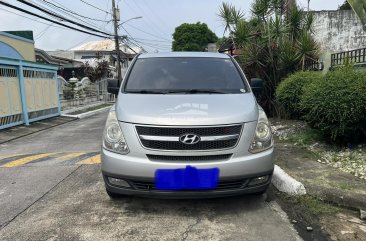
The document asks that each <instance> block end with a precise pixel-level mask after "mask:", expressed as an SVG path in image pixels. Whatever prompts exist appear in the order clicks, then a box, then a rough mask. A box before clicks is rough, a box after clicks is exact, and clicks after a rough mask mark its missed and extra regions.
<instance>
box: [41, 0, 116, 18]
mask: <svg viewBox="0 0 366 241" xmlns="http://www.w3.org/2000/svg"><path fill="white" fill-rule="evenodd" d="M40 1H43V2H45V3H47V4H48V5H52V6H54V7H56V8H58V9H61V10H63V11H64V12H69V13H72V14H75V15H77V16H79V17H82V18H86V19H89V20H93V21H98V22H106V23H108V22H110V21H106V20H101V19H95V18H90V17H88V16H84V15H81V14H79V13H76V12H74V11H72V10H70V9H69V8H66V7H64V6H62V5H61V4H59V3H57V5H56V4H54V3H51V2H49V1H46V0H40Z"/></svg>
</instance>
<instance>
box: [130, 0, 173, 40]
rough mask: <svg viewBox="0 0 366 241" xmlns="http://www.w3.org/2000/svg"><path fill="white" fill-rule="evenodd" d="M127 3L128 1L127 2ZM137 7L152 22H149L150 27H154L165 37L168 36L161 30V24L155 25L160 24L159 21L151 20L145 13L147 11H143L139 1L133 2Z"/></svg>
mask: <svg viewBox="0 0 366 241" xmlns="http://www.w3.org/2000/svg"><path fill="white" fill-rule="evenodd" d="M126 1H127V0H126ZM132 2H133V3H134V4H135V6H136V7H137V8H138V9H139V10H140V12H142V13H143V14H144V16H146V18H148V19H149V20H150V21H149V22H148V23H149V25H150V24H151V25H150V26H153V27H154V29H155V30H157V32H160V33H161V34H163V36H168V35H167V34H166V33H165V31H163V30H162V29H161V28H160V24H154V22H155V23H158V21H157V18H151V17H150V16H149V15H148V14H147V13H146V12H145V9H143V8H142V7H141V6H140V4H139V3H138V1H132Z"/></svg>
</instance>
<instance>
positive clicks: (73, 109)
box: [61, 101, 106, 115]
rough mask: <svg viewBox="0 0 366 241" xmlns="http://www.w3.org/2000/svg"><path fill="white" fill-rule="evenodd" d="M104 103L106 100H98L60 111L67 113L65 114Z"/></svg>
mask: <svg viewBox="0 0 366 241" xmlns="http://www.w3.org/2000/svg"><path fill="white" fill-rule="evenodd" d="M105 103H106V102H103V101H98V102H96V103H93V104H89V105H83V106H79V107H76V108H70V109H67V110H63V111H61V113H62V114H66V115H67V114H69V113H72V112H75V111H80V110H83V109H87V108H92V107H95V106H98V105H102V104H105Z"/></svg>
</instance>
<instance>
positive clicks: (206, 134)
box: [136, 124, 243, 151]
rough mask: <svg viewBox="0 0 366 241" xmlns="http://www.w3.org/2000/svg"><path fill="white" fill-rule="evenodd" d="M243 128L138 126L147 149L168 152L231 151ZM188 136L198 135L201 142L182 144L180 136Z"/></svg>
mask: <svg viewBox="0 0 366 241" xmlns="http://www.w3.org/2000/svg"><path fill="white" fill-rule="evenodd" d="M242 128H243V125H242V124H236V125H224V126H207V127H174V126H141V125H136V131H137V134H138V136H139V138H140V141H141V144H142V145H143V146H144V147H145V148H148V149H153V150H167V151H184V150H192V151H194V150H197V151H202V150H223V149H230V148H233V147H235V146H236V144H237V143H238V141H239V138H240V134H241V131H242ZM186 134H194V135H198V136H199V137H200V141H199V142H198V143H196V144H190V145H187V144H185V143H182V142H180V136H182V135H186Z"/></svg>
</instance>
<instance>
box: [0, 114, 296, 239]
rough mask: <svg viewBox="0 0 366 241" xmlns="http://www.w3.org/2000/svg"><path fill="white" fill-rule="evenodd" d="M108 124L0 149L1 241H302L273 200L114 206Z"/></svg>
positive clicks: (79, 126)
mask: <svg viewBox="0 0 366 241" xmlns="http://www.w3.org/2000/svg"><path fill="white" fill-rule="evenodd" d="M105 118H106V113H101V114H98V115H96V116H93V117H91V118H88V119H83V120H78V121H74V122H70V123H67V124H65V125H62V126H58V127H55V128H52V129H49V130H46V131H43V132H40V133H36V134H33V135H31V136H27V137H23V138H21V139H18V140H16V141H13V142H10V143H6V144H5V145H1V146H0V166H1V167H0V240H256V241H258V240H281V241H282V240H301V238H300V237H299V236H298V234H297V232H296V231H295V230H294V228H293V227H292V225H291V224H290V222H289V221H288V219H287V216H286V214H285V213H284V212H283V211H282V210H281V208H280V207H279V206H278V204H277V202H276V201H275V200H269V198H267V196H266V195H263V196H239V197H231V198H221V199H205V200H160V199H147V198H137V197H123V198H121V199H119V200H111V199H109V197H108V196H107V194H106V193H105V191H104V184H103V180H102V177H101V174H100V164H99V162H100V157H99V148H100V140H101V135H102V130H103V127H104V122H105Z"/></svg>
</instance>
